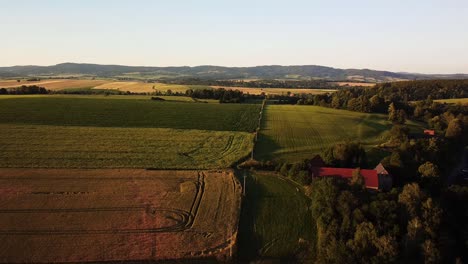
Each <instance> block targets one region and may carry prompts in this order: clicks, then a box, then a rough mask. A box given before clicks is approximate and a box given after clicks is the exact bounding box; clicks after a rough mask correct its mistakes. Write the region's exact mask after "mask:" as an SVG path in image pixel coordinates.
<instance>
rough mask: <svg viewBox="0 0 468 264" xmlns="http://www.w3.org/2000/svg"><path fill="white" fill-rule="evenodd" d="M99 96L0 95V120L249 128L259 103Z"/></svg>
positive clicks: (46, 123) (75, 124) (76, 124)
mask: <svg viewBox="0 0 468 264" xmlns="http://www.w3.org/2000/svg"><path fill="white" fill-rule="evenodd" d="M2 98H4V99H2ZM98 98H99V99H95V97H90V96H88V97H86V96H85V97H80V96H78V97H74V96H59V97H56V96H33V97H30V96H25V97H23V96H5V97H3V96H0V124H31V125H60V126H97V127H152V128H176V129H199V130H217V131H245V132H252V131H254V130H255V127H256V122H257V121H256V120H257V119H258V113H259V111H260V105H254V104H242V105H241V104H204V103H180V102H166V101H162V102H160V101H152V100H149V99H140V100H137V99H131V98H132V96H128V97H117V96H108V97H103V96H101V97H98ZM114 98H119V99H118V100H115V99H114ZM126 98H129V99H126ZM104 99H106V100H104Z"/></svg>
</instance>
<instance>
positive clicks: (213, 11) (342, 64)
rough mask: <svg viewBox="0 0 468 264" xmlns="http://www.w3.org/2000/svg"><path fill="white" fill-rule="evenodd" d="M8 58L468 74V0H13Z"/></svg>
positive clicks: (7, 13)
mask: <svg viewBox="0 0 468 264" xmlns="http://www.w3.org/2000/svg"><path fill="white" fill-rule="evenodd" d="M2 8H3V10H4V15H3V16H2V17H0V22H1V24H2V26H0V33H1V34H2V36H7V37H5V38H3V39H2V41H1V42H0V49H1V50H2V53H1V57H2V60H1V61H0V66H15V65H40V66H48V65H55V64H60V63H65V62H73V63H91V64H105V65H109V64H110V65H126V66H154V67H166V66H199V65H216V66H225V67H251V66H263V65H283V66H288V65H320V66H326V67H333V68H340V69H372V70H382V71H392V72H410V73H429V74H430V73H434V74H455V73H465V74H466V73H468V52H467V51H466V47H467V46H468V36H467V35H466V34H464V32H465V30H466V28H467V27H468V16H466V15H465V14H466V13H468V12H467V11H468V2H465V1H457V0H451V1H421V0H418V1H412V2H411V3H407V2H404V1H393V2H391V3H377V2H376V1H357V2H353V3H350V2H343V1H301V0H292V1H288V3H287V4H284V2H280V1H263V0H262V1H245V0H242V1H236V2H235V3H234V2H230V3H224V2H223V3H219V1H208V0H205V1H197V2H196V3H185V2H183V1H171V2H165V3H160V2H159V3H156V2H152V1H144V0H140V1H112V3H111V4H110V3H109V2H104V1H101V2H96V1H75V2H71V1H67V2H63V1H53V0H49V1H41V2H37V1H27V0H23V1H14V2H7V3H3V6H2Z"/></svg>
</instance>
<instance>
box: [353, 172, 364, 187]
mask: <svg viewBox="0 0 468 264" xmlns="http://www.w3.org/2000/svg"><path fill="white" fill-rule="evenodd" d="M351 184H353V185H356V186H359V187H362V188H364V187H365V186H366V183H365V181H364V177H362V174H361V168H356V169H355V170H354V171H353V177H352V178H351Z"/></svg>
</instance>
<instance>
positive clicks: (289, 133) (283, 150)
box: [255, 105, 423, 161]
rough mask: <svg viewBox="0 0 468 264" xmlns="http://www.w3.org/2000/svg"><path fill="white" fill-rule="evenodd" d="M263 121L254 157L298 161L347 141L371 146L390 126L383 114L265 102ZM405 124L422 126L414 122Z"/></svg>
mask: <svg viewBox="0 0 468 264" xmlns="http://www.w3.org/2000/svg"><path fill="white" fill-rule="evenodd" d="M262 122H263V124H262V130H261V132H260V136H259V141H258V144H257V146H256V148H255V150H256V159H257V160H262V159H265V160H268V159H284V160H288V161H297V160H300V159H304V158H310V157H312V155H314V154H318V153H320V152H321V151H322V150H323V149H325V148H327V147H329V146H331V145H333V144H335V143H337V142H342V141H346V140H352V141H359V142H361V143H362V144H363V145H365V146H367V147H370V146H373V145H376V144H379V143H382V142H383V141H384V140H385V135H386V131H387V130H388V129H390V128H391V123H390V122H388V121H387V116H386V115H381V114H366V113H359V112H351V111H346V110H337V109H332V108H324V107H319V106H299V105H267V107H266V110H265V112H264V116H263V121H262ZM407 125H408V126H409V127H410V128H411V129H412V130H413V131H417V130H419V131H422V129H423V128H422V127H421V126H420V125H419V124H416V123H414V122H408V123H407Z"/></svg>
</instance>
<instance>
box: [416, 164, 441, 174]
mask: <svg viewBox="0 0 468 264" xmlns="http://www.w3.org/2000/svg"><path fill="white" fill-rule="evenodd" d="M418 172H419V174H421V176H422V177H439V169H438V168H437V165H434V164H432V163H431V162H429V161H427V162H426V163H424V164H422V165H421V166H419V168H418Z"/></svg>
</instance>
